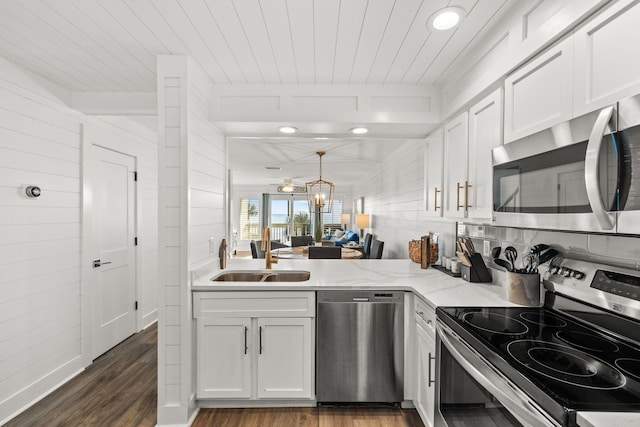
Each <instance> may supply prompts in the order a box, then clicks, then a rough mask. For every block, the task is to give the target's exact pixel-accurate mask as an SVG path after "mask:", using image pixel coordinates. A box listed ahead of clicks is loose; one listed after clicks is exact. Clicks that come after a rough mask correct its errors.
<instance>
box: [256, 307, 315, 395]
mask: <svg viewBox="0 0 640 427" xmlns="http://www.w3.org/2000/svg"><path fill="white" fill-rule="evenodd" d="M312 350H313V347H312V336H311V319H310V318H260V319H258V398H259V399H281V398H309V399H311V398H312V397H313V396H312V392H311V378H312V375H313V364H312Z"/></svg>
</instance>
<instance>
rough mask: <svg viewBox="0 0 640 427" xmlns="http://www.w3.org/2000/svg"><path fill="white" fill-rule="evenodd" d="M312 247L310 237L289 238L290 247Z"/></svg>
mask: <svg viewBox="0 0 640 427" xmlns="http://www.w3.org/2000/svg"><path fill="white" fill-rule="evenodd" d="M311 245H313V237H312V236H291V247H292V248H293V247H296V246H311Z"/></svg>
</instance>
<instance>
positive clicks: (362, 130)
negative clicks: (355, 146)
mask: <svg viewBox="0 0 640 427" xmlns="http://www.w3.org/2000/svg"><path fill="white" fill-rule="evenodd" d="M349 132H351V133H352V134H354V135H362V134H363V133H367V132H369V129H367V128H351V129H349Z"/></svg>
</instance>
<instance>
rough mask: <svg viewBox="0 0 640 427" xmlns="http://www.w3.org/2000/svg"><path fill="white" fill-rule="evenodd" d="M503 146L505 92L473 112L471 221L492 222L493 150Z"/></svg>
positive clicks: (487, 98)
mask: <svg viewBox="0 0 640 427" xmlns="http://www.w3.org/2000/svg"><path fill="white" fill-rule="evenodd" d="M501 143H502V89H498V90H496V91H495V92H493V93H492V94H491V95H489V96H487V97H486V98H485V99H483V100H482V101H480V102H479V103H477V104H476V105H474V106H473V107H471V109H470V110H469V171H468V175H469V179H468V181H469V182H468V184H467V187H466V188H465V190H466V192H467V196H468V199H469V206H468V207H467V217H468V218H478V219H479V218H486V219H490V218H491V214H492V210H493V209H492V203H493V200H492V199H493V191H492V190H493V181H492V177H493V159H492V155H491V150H493V149H494V148H495V147H497V146H499V145H500V144H501Z"/></svg>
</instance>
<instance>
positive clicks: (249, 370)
mask: <svg viewBox="0 0 640 427" xmlns="http://www.w3.org/2000/svg"><path fill="white" fill-rule="evenodd" d="M267 296H268V298H267ZM263 297H264V298H263ZM252 307H253V308H254V309H255V313H256V314H259V315H255V316H254V315H252V314H251V313H252V311H251V310H252ZM267 307H270V308H271V310H269V309H267ZM194 315H195V317H196V319H197V338H196V341H197V344H196V347H197V356H196V357H197V373H196V378H197V379H196V383H197V385H196V388H197V397H198V398H199V399H236V400H257V399H264V400H269V399H280V400H282V399H290V400H300V399H305V400H308V399H313V397H314V392H313V388H314V386H313V378H314V377H313V374H314V357H313V355H314V345H313V342H314V317H315V293H313V292H287V293H286V294H285V293H283V294H282V295H281V298H278V292H269V293H268V295H265V293H264V292H260V293H258V292H244V293H232V292H202V293H200V295H197V294H194ZM278 316H280V317H278ZM296 316H299V317H296Z"/></svg>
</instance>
